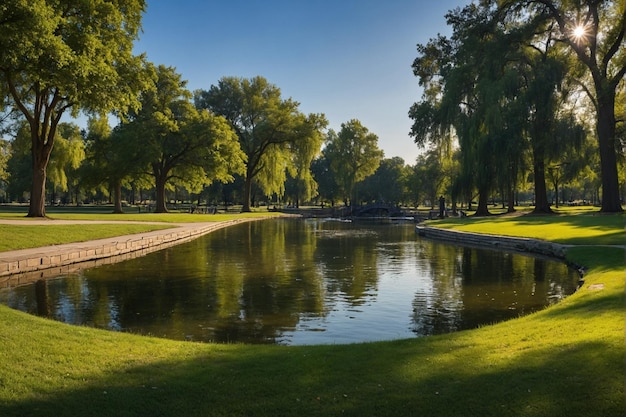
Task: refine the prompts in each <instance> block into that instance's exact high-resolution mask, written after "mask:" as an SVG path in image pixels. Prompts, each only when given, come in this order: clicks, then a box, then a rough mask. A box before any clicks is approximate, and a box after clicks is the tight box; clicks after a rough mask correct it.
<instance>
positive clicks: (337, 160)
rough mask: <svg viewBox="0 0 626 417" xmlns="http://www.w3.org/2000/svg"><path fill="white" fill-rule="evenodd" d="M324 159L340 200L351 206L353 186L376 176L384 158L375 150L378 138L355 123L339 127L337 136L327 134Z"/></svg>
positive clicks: (355, 199) (353, 201)
mask: <svg viewBox="0 0 626 417" xmlns="http://www.w3.org/2000/svg"><path fill="white" fill-rule="evenodd" d="M324 155H325V156H326V158H328V159H329V161H330V167H331V170H332V172H333V174H334V176H335V178H336V180H337V183H338V184H339V187H340V189H341V191H343V197H344V200H346V201H347V200H350V204H351V205H354V204H357V203H358V198H357V196H356V188H355V187H356V184H357V183H358V182H360V181H363V180H364V179H365V178H367V177H369V176H370V175H372V174H373V173H374V172H376V170H377V169H378V167H379V165H380V161H381V160H382V159H383V157H384V153H383V151H382V150H380V149H379V148H378V136H376V135H375V134H374V133H372V132H370V131H369V130H368V129H367V128H366V127H365V126H363V125H362V124H361V122H360V121H358V120H356V119H352V120H350V121H348V122H345V123H342V124H341V130H340V131H339V133H335V131H333V130H330V131H329V132H328V135H327V138H326V145H325V147H324Z"/></svg>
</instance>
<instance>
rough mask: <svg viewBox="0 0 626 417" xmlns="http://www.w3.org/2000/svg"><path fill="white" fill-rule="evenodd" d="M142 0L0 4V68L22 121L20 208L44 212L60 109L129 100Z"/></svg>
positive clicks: (138, 60)
mask: <svg viewBox="0 0 626 417" xmlns="http://www.w3.org/2000/svg"><path fill="white" fill-rule="evenodd" d="M144 9H145V2H144V1H143V0H86V1H74V2H68V1H47V0H5V1H3V4H2V6H0V51H1V52H0V76H1V82H2V84H3V89H2V90H4V89H6V91H8V93H9V95H10V97H11V103H12V105H14V106H15V107H16V108H18V109H19V111H20V112H21V113H22V114H23V115H24V117H25V119H26V120H27V122H28V125H29V127H30V137H31V157H32V171H33V176H32V187H31V198H30V208H29V211H28V216H30V217H43V216H45V213H46V212H45V186H46V175H47V172H46V171H47V165H48V161H49V159H50V154H51V152H52V149H53V146H54V143H55V137H56V132H57V128H58V125H59V122H60V121H61V118H62V116H63V115H64V114H66V113H68V112H70V113H71V114H72V115H74V116H76V115H78V113H79V111H80V110H85V111H87V112H91V111H97V112H109V111H113V110H115V111H117V112H119V113H124V112H125V111H126V110H127V109H128V108H131V107H134V106H136V104H137V99H136V96H137V92H138V91H139V90H140V88H141V87H142V86H143V85H144V82H145V79H144V77H142V73H143V66H142V61H143V57H141V56H136V55H135V54H134V53H133V42H134V40H135V39H136V38H137V35H138V33H139V30H140V26H141V15H142V13H143V11H144Z"/></svg>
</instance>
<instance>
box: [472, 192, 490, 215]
mask: <svg viewBox="0 0 626 417" xmlns="http://www.w3.org/2000/svg"><path fill="white" fill-rule="evenodd" d="M488 202H489V192H488V191H487V189H481V190H478V207H477V208H476V213H474V216H478V217H480V216H490V215H491V213H489V208H488V207H487V204H488Z"/></svg>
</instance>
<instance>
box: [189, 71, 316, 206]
mask: <svg viewBox="0 0 626 417" xmlns="http://www.w3.org/2000/svg"><path fill="white" fill-rule="evenodd" d="M195 103H196V107H198V108H199V109H208V110H210V111H211V112H213V113H215V114H218V115H221V116H224V117H225V118H226V119H227V120H228V121H229V122H230V124H231V126H232V127H233V128H234V129H235V132H236V133H237V137H238V138H239V143H240V144H241V149H242V150H243V151H244V152H245V154H246V156H247V161H246V169H245V177H244V179H245V181H244V192H243V208H242V211H244V212H245V211H250V204H251V191H252V185H253V181H256V183H257V184H258V185H259V186H260V187H261V188H262V189H263V191H264V192H265V194H266V195H271V194H274V193H277V194H282V193H284V183H285V180H286V172H287V170H290V169H291V170H292V172H295V173H296V176H299V177H300V178H302V179H303V180H307V181H308V180H309V179H310V176H306V175H305V174H304V172H305V170H308V169H309V167H308V166H307V164H310V163H311V161H312V160H313V158H314V157H315V156H316V155H317V154H318V153H319V146H320V144H319V139H318V138H319V136H320V132H321V130H322V129H324V128H325V127H326V124H327V122H326V118H325V117H324V116H323V115H321V114H310V115H308V116H305V115H304V114H302V113H301V112H300V111H299V110H298V107H299V103H298V102H296V101H294V100H292V99H290V98H289V99H283V98H282V97H281V92H280V89H279V88H278V87H277V86H275V85H273V84H270V83H269V82H268V81H267V80H266V79H265V78H263V77H260V76H257V77H254V78H251V79H243V78H237V77H224V78H222V79H221V80H219V82H218V84H217V85H212V86H211V87H210V89H209V90H208V91H206V90H198V91H196V93H195ZM294 162H297V168H296V166H295V165H294Z"/></svg>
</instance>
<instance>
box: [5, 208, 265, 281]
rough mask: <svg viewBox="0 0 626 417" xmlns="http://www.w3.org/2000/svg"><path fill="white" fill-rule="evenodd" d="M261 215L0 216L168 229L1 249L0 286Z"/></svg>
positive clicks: (146, 249)
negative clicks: (168, 218)
mask: <svg viewBox="0 0 626 417" xmlns="http://www.w3.org/2000/svg"><path fill="white" fill-rule="evenodd" d="M260 219H261V218H241V219H233V220H226V221H217V222H202V223H162V222H136V221H106V220H105V221H98V220H94V221H92V220H46V219H41V220H12V219H0V227H1V225H2V224H18V225H19V224H28V225H37V224H46V225H50V224H55V225H56V224H119V223H138V224H163V225H168V226H172V227H171V228H168V229H163V230H153V231H148V232H142V233H136V234H132V235H123V236H115V237H110V238H105V239H96V240H90V241H85V242H74V243H66V244H62V245H54V246H44V247H39V248H29V249H20V250H13V251H4V252H0V288H5V287H9V286H15V285H20V284H23V283H25V282H30V281H33V280H36V279H41V278H46V277H48V276H58V275H61V274H65V273H68V272H71V271H75V270H79V269H83V268H90V267H93V266H97V265H102V264H106V263H114V262H119V261H122V260H125V259H130V258H134V257H137V256H143V255H145V254H147V253H150V252H154V251H157V250H160V249H164V248H167V247H170V246H173V245H177V244H179V243H183V242H187V241H190V240H192V239H195V238H197V237H199V236H202V235H204V234H207V233H210V232H212V231H214V230H218V229H221V228H224V227H227V226H231V225H234V224H238V223H243V222H248V221H256V220H260Z"/></svg>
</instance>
